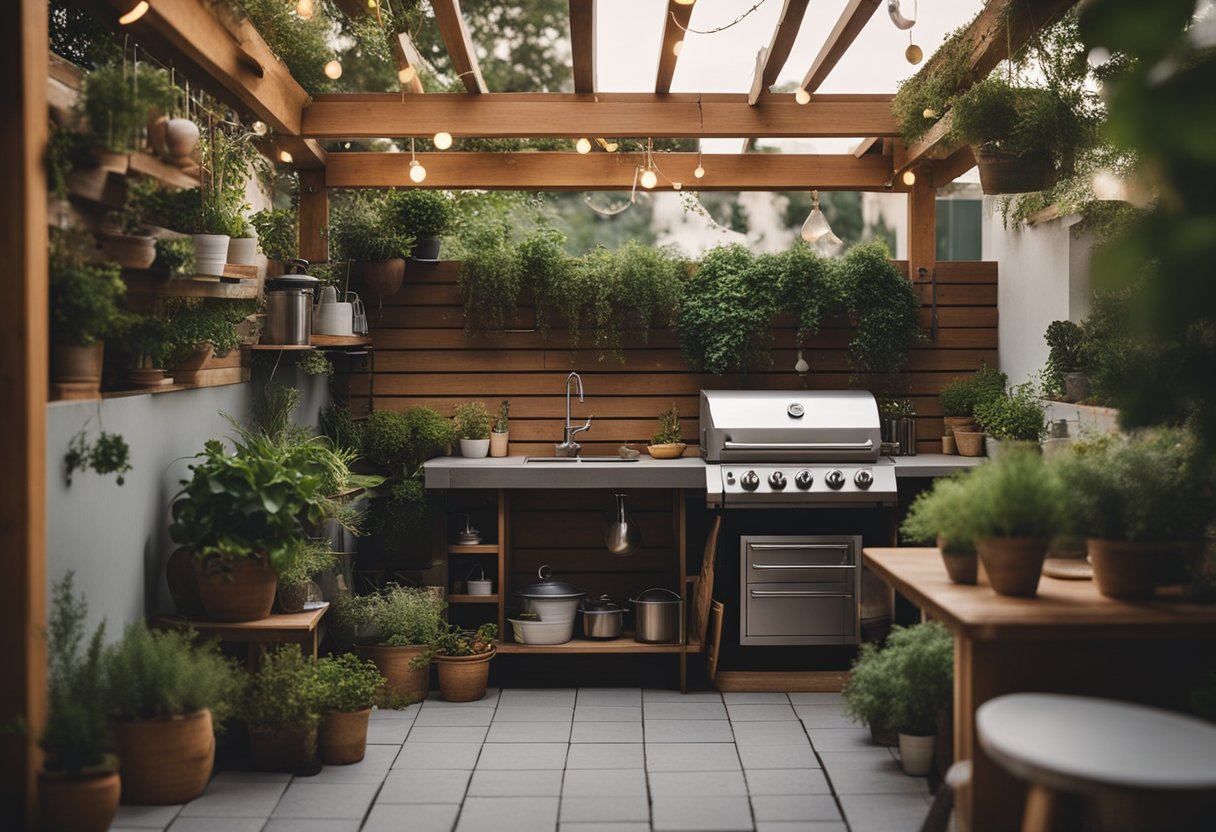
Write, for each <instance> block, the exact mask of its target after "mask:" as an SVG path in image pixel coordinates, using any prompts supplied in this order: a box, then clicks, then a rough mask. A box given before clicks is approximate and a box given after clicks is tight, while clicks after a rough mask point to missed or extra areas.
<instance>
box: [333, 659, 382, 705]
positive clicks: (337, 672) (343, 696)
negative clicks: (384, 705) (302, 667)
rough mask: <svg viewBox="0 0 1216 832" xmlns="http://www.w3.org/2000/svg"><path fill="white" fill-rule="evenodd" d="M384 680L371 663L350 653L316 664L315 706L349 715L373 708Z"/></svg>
mask: <svg viewBox="0 0 1216 832" xmlns="http://www.w3.org/2000/svg"><path fill="white" fill-rule="evenodd" d="M386 681H387V680H386V679H385V678H384V677H383V676H381V675H380V671H379V670H378V669H377V668H376V665H375V663H374V662H371V661H365V660H361V659H360V658H359V657H358V656H356V655H354V654H353V653H343V654H341V655H338V656H326V657H324V658H322V659H319V660H318V661H317V687H318V705H319V707H320V708H321V710H322V711H339V712H342V713H351V712H353V711H362V710H364V709H366V708H370V707H372V706H373V705H375V704H376V703H377V701H378V699H379V694H380V691H381V689H382V688H383V687H384V684H385V682H386Z"/></svg>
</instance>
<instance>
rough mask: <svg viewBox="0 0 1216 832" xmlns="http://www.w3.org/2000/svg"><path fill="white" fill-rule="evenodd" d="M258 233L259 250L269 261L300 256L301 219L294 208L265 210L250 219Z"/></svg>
mask: <svg viewBox="0 0 1216 832" xmlns="http://www.w3.org/2000/svg"><path fill="white" fill-rule="evenodd" d="M249 222H250V223H251V224H252V225H253V227H254V229H255V230H256V231H257V233H258V248H260V249H261V250H262V254H264V255H266V259H268V260H279V261H283V260H292V259H294V258H296V257H299V256H300V240H299V217H298V215H297V212H296V210H295V209H294V208H264V209H262V210H261V211H258V212H257V213H256V214H254V215H253V216H251V217H250V218H249Z"/></svg>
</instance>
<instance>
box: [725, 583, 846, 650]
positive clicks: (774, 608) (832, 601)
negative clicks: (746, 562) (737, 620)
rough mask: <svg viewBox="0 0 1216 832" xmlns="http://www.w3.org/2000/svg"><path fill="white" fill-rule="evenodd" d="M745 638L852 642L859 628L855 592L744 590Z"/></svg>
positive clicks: (783, 587) (806, 587)
mask: <svg viewBox="0 0 1216 832" xmlns="http://www.w3.org/2000/svg"><path fill="white" fill-rule="evenodd" d="M744 596H745V598H744V600H745V603H746V608H747V615H746V618H745V621H744V627H745V637H746V638H748V639H755V638H789V639H791V640H793V639H797V640H798V642H799V643H808V642H807V641H805V639H807V638H809V637H820V638H823V639H825V640H830V641H834V642H840V641H845V640H848V639H849V638H851V637H852V636H853V635H854V633H855V628H856V618H857V613H856V607H855V606H854V603H853V602H854V595H853V593H852V592H824V591H823V590H822V588H821V587H820V586H819V585H818V584H806V583H799V584H795V583H778V584H749V585H748V586H747V587H746V588H745V589H744Z"/></svg>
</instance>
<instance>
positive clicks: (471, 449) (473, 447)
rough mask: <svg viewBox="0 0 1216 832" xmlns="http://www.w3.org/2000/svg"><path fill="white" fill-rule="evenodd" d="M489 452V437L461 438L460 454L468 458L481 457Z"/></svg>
mask: <svg viewBox="0 0 1216 832" xmlns="http://www.w3.org/2000/svg"><path fill="white" fill-rule="evenodd" d="M489 453H490V440H489V439H461V440H460V455H461V456H463V457H468V458H469V459H482V458H484V457H486V456H488V455H489Z"/></svg>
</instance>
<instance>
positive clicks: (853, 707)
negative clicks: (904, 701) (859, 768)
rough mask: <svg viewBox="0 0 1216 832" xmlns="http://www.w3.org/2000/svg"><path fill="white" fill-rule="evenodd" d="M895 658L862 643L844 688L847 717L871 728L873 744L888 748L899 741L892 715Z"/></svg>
mask: <svg viewBox="0 0 1216 832" xmlns="http://www.w3.org/2000/svg"><path fill="white" fill-rule="evenodd" d="M893 656H894V654H893V653H891V652H890V651H889V650H883V649H881V648H880V647H879V646H878V645H877V644H872V643H864V644H862V645H861V648H860V649H859V650H858V652H857V659H856V660H855V661H854V662H853V667H852V668H851V669H850V670H849V677H848V679H847V680H846V681H845V683H844V687H843V688H842V689H841V695H842V696H843V697H844V713H845V715H846V716H847V717H849V718H850V719H852V720H853V721H855V722H860V723H861V724H862V725H865V726H866V727H867V728H869V729H870V736H871V737H873V738H874V741H875V742H876V743H878V744H879V745H886V746H892V745H896V744H897V743H898V742H899V734H898V733H896V731H895V718H894V716H893V713H894V708H895V697H896V696H898V695H899V679H898V677H897V675H896V673H895V671H894V670H893V668H892V662H891V659H892V657H893Z"/></svg>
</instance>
